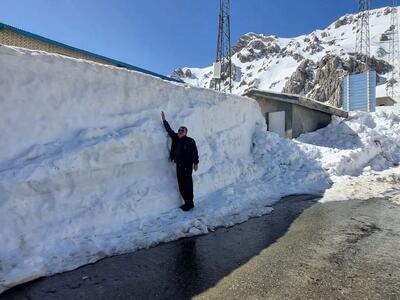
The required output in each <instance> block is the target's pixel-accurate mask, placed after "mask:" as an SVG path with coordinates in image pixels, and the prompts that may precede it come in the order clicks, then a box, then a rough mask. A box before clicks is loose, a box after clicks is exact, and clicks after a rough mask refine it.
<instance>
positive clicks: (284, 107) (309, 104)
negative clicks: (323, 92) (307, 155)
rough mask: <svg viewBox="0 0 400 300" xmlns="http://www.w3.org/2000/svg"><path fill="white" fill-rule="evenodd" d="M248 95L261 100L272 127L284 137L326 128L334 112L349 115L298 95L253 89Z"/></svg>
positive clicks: (340, 115)
mask: <svg viewBox="0 0 400 300" xmlns="http://www.w3.org/2000/svg"><path fill="white" fill-rule="evenodd" d="M244 96H247V97H250V98H253V99H255V100H257V102H258V103H259V105H260V107H261V111H262V113H263V114H264V116H265V119H266V122H267V125H268V130H269V131H272V132H275V133H277V134H279V135H280V136H282V137H288V138H296V137H298V136H299V135H300V134H302V133H306V132H311V131H315V130H317V129H320V128H323V127H325V126H327V125H328V124H329V123H330V122H331V119H332V115H335V116H339V117H343V118H347V117H348V113H347V112H346V111H344V110H341V109H338V108H336V107H333V106H329V105H326V104H323V103H321V102H317V101H314V100H311V99H308V98H304V97H301V96H298V95H290V94H282V93H275V92H267V91H260V90H250V91H248V92H247V93H246V94H244Z"/></svg>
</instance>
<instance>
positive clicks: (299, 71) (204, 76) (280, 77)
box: [172, 7, 391, 106]
mask: <svg viewBox="0 0 400 300" xmlns="http://www.w3.org/2000/svg"><path fill="white" fill-rule="evenodd" d="M355 8H356V7H355ZM390 16H391V8H388V7H384V8H380V9H375V10H371V11H370V30H371V32H370V34H371V55H372V56H374V57H375V58H376V60H374V61H373V64H374V69H375V70H377V72H378V74H379V75H380V77H379V84H384V85H385V86H386V84H385V82H386V80H387V79H388V77H389V74H390V69H391V66H390V61H389V42H388V38H389V37H390V33H391V31H390V30H391V29H390ZM359 17H360V16H359V14H348V15H345V16H343V17H341V18H340V19H338V20H337V21H336V22H334V23H332V24H331V25H329V26H328V27H327V28H325V29H323V30H315V31H313V32H311V33H310V34H307V35H301V36H298V37H294V38H280V37H277V36H275V35H263V34H256V33H247V34H245V35H244V36H242V37H241V38H240V39H239V41H238V43H237V44H236V45H235V46H234V47H233V48H232V49H233V57H232V62H233V64H234V82H233V93H235V94H239V95H241V94H243V93H245V92H246V91H248V90H249V89H251V88H257V89H261V90H271V91H276V92H282V91H285V92H287V93H293V94H302V95H306V96H308V97H311V98H313V99H316V100H319V101H328V100H329V101H330V102H331V103H332V104H334V105H339V104H340V101H339V99H340V95H339V94H337V93H338V92H340V78H339V77H340V76H342V75H343V74H342V73H343V71H345V73H346V72H350V73H351V72H354V71H359V70H360V68H361V67H362V65H361V59H360V57H357V56H356V55H355V53H354V52H355V43H356V32H357V28H358V25H357V22H358V19H359ZM379 60H381V61H379ZM324 70H325V71H327V72H325V71H324ZM334 71H338V72H339V74H338V75H337V76H334V77H333V78H332V75H333V73H334ZM325 73H327V74H325ZM172 75H173V76H174V77H176V78H179V79H182V80H184V81H185V82H187V83H189V84H191V85H194V86H199V87H206V88H209V87H210V83H211V80H212V77H213V68H212V66H210V67H206V68H186V67H185V68H178V69H177V70H175V71H174V72H173V74H172ZM225 83H226V84H227V82H225ZM335 93H336V95H334V94H335ZM339 106H340V105H339Z"/></svg>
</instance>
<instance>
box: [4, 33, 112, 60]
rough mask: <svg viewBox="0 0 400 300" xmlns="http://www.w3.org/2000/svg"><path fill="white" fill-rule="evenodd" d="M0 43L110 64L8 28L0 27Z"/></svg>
mask: <svg viewBox="0 0 400 300" xmlns="http://www.w3.org/2000/svg"><path fill="white" fill-rule="evenodd" d="M0 44H2V45H6V46H14V47H21V48H26V49H32V50H40V51H46V52H48V53H57V54H62V55H66V56H69V57H74V58H79V59H85V60H89V61H94V62H98V63H102V64H106V65H110V63H109V62H106V61H103V60H100V59H97V58H94V57H92V56H90V55H84V54H82V53H79V52H77V51H73V50H69V49H65V48H62V47H58V46H55V45H52V44H50V43H45V42H42V41H39V40H37V39H34V38H31V37H27V36H24V35H22V34H18V33H16V32H14V31H12V30H8V29H0Z"/></svg>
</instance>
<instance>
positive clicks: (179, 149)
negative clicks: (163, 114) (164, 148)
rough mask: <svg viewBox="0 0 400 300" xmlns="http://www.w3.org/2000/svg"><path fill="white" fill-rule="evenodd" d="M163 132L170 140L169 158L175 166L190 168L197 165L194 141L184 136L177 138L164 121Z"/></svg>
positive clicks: (197, 157) (197, 159)
mask: <svg viewBox="0 0 400 300" xmlns="http://www.w3.org/2000/svg"><path fill="white" fill-rule="evenodd" d="M163 123H164V127H165V130H167V132H168V135H169V136H170V137H171V139H172V145H171V151H170V155H169V158H170V159H171V161H174V162H175V163H176V164H182V165H186V166H191V165H192V164H195V165H197V164H198V163H199V155H198V152H197V147H196V142H195V141H194V139H192V138H190V137H188V136H185V137H183V138H181V139H180V138H178V134H177V133H176V132H174V131H173V130H172V129H171V126H169V124H168V122H167V121H164V122H163Z"/></svg>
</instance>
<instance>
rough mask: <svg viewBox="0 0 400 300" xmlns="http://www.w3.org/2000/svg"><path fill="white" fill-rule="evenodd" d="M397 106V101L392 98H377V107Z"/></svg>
mask: <svg viewBox="0 0 400 300" xmlns="http://www.w3.org/2000/svg"><path fill="white" fill-rule="evenodd" d="M395 104H396V101H394V99H393V98H392V97H390V96H381V97H377V98H376V105H377V106H393V105H395Z"/></svg>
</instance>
